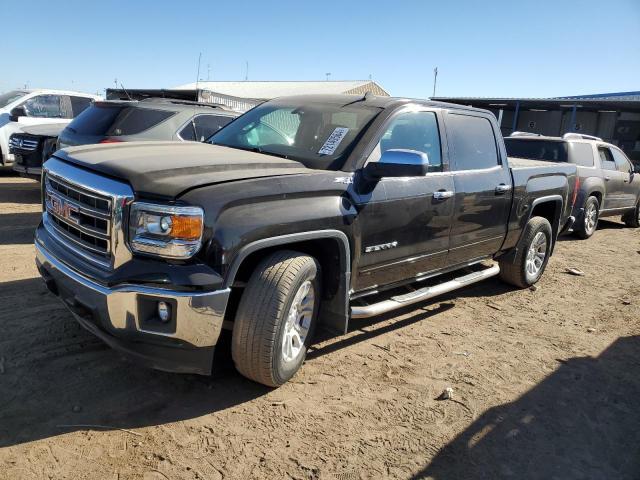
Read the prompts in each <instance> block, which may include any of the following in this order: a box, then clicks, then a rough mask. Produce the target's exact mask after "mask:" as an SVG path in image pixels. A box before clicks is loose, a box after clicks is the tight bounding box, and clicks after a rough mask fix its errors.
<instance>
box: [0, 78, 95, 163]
mask: <svg viewBox="0 0 640 480" xmlns="http://www.w3.org/2000/svg"><path fill="white" fill-rule="evenodd" d="M93 100H100V97H98V96H96V95H90V94H87V93H80V92H66V91H62V90H44V89H37V90H12V91H10V92H6V93H2V94H0V166H9V165H11V164H12V163H13V160H14V159H13V155H10V154H9V137H10V136H11V134H13V133H16V132H19V131H20V130H21V128H22V127H24V126H31V125H41V124H47V123H63V124H66V123H69V122H71V120H73V118H75V117H76V116H77V115H78V114H79V113H80V112H82V111H83V110H84V109H85V108H87V107H88V106H89V105H90V104H91V102H92V101H93Z"/></svg>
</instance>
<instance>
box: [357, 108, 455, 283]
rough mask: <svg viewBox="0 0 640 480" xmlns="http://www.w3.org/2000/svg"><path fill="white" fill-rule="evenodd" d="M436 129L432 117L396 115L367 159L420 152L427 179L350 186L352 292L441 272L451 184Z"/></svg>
mask: <svg viewBox="0 0 640 480" xmlns="http://www.w3.org/2000/svg"><path fill="white" fill-rule="evenodd" d="M441 125H442V123H441V118H440V114H439V113H438V112H436V111H432V110H420V111H401V112H399V113H397V114H395V115H393V116H392V117H391V118H390V120H389V121H388V123H387V126H386V127H385V128H384V133H383V134H382V136H381V138H380V140H379V141H378V143H377V145H376V147H375V148H374V150H373V152H372V153H371V155H370V156H369V158H368V159H367V162H375V161H378V160H379V159H380V157H381V156H382V154H383V153H384V152H385V151H386V150H390V149H406V150H415V151H419V152H424V153H426V154H427V156H428V158H429V173H427V174H426V175H424V176H419V177H386V178H381V179H379V180H377V181H373V182H371V181H367V180H366V179H363V178H360V179H359V180H358V183H357V184H356V185H355V186H354V187H355V190H356V192H357V194H356V199H357V205H356V208H357V209H358V211H359V214H358V222H359V227H360V234H361V242H360V245H358V246H357V248H358V249H359V252H358V253H359V257H360V261H359V265H358V271H357V275H356V278H355V280H354V287H355V290H365V289H373V288H376V287H377V286H382V285H389V284H393V283H395V282H400V281H404V280H411V279H415V277H416V276H420V275H421V274H424V273H427V272H432V271H434V270H438V269H440V268H442V267H443V266H444V262H445V259H446V257H447V252H448V248H449V227H450V222H451V217H452V213H453V179H452V178H451V175H450V173H449V172H448V171H447V165H446V164H445V163H444V162H443V157H444V154H443V150H442V149H443V146H444V145H445V142H444V141H443V140H442V138H441V132H442V131H443V129H442V128H441ZM436 192H438V193H436ZM434 194H435V195H434Z"/></svg>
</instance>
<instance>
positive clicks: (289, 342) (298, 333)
mask: <svg viewBox="0 0 640 480" xmlns="http://www.w3.org/2000/svg"><path fill="white" fill-rule="evenodd" d="M315 300H316V299H315V292H314V289H313V286H312V285H311V281H309V280H307V281H306V282H304V283H303V284H302V285H300V288H299V289H298V291H297V292H296V294H295V296H294V297H293V302H292V303H291V308H290V309H289V314H288V315H287V320H286V323H285V325H284V334H283V335H282V358H283V360H284V361H285V363H287V362H292V361H294V360H296V359H297V358H298V357H299V356H300V352H302V350H303V348H304V342H305V340H306V339H307V335H309V328H310V327H311V320H312V318H313V311H314V307H315Z"/></svg>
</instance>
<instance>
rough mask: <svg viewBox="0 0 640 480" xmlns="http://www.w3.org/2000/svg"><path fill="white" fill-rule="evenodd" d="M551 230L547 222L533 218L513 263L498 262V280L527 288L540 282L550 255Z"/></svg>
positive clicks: (540, 218)
mask: <svg viewBox="0 0 640 480" xmlns="http://www.w3.org/2000/svg"><path fill="white" fill-rule="evenodd" d="M552 235H553V233H552V230H551V224H550V223H549V220H547V219H546V218H544V217H533V218H532V219H530V220H529V222H528V223H527V226H526V227H525V229H524V232H523V233H522V237H521V238H520V241H519V242H518V253H517V254H516V258H515V260H514V261H513V262H511V261H502V262H500V278H501V279H502V280H504V281H505V282H507V283H510V284H511V285H515V286H516V287H520V288H527V287H530V286H531V285H533V284H534V283H536V282H537V281H538V280H540V277H541V276H542V273H543V272H544V269H545V268H546V266H547V262H548V261H549V255H550V254H551V242H552Z"/></svg>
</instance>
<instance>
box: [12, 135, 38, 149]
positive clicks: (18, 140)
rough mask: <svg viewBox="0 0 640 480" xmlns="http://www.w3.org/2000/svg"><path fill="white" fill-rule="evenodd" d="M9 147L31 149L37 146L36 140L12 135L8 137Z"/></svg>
mask: <svg viewBox="0 0 640 480" xmlns="http://www.w3.org/2000/svg"><path fill="white" fill-rule="evenodd" d="M9 147H10V148H15V149H17V150H25V151H33V150H35V149H36V148H38V140H35V139H33V138H29V137H23V136H20V135H12V136H11V138H10V139H9Z"/></svg>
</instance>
